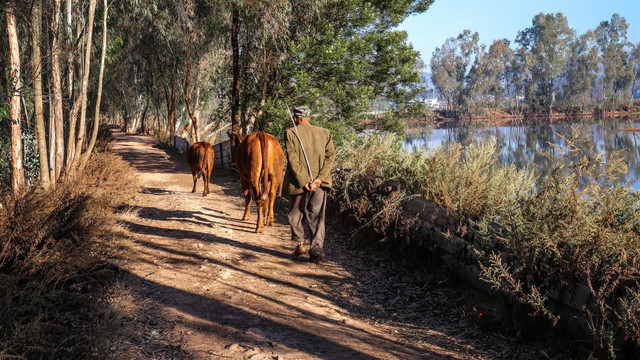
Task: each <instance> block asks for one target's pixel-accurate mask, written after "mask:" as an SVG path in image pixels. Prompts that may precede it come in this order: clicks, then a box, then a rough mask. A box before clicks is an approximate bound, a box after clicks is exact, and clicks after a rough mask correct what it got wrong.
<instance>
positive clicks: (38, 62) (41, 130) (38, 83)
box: [31, 0, 49, 189]
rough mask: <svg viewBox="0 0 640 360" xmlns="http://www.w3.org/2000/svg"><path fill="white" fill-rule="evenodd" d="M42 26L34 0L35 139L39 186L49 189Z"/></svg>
mask: <svg viewBox="0 0 640 360" xmlns="http://www.w3.org/2000/svg"><path fill="white" fill-rule="evenodd" d="M41 26H42V0H35V1H34V4H33V10H32V13H31V47H32V55H31V64H32V67H33V106H34V109H35V123H36V137H37V138H38V155H39V156H40V186H42V188H44V189H48V188H49V160H48V158H47V132H46V130H45V125H44V105H43V101H42V58H41V56H40V29H41Z"/></svg>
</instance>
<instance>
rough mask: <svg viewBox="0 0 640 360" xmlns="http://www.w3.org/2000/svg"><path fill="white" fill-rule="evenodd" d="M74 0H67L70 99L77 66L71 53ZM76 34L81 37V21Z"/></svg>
mask: <svg viewBox="0 0 640 360" xmlns="http://www.w3.org/2000/svg"><path fill="white" fill-rule="evenodd" d="M71 3H72V1H71V0H67V91H68V96H69V101H71V100H72V99H73V83H74V81H73V79H74V76H75V66H74V64H73V61H74V59H75V56H73V55H72V53H71V49H73V43H74V41H73V30H72V27H71V25H72V23H73V20H72V19H73V7H72V6H71ZM76 27H77V29H76V36H77V37H78V38H80V31H79V29H80V22H77V23H76Z"/></svg>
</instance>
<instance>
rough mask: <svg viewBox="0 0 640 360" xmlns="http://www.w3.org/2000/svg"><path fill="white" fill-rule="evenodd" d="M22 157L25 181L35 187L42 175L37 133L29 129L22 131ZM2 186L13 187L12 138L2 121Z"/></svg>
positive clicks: (0, 182) (0, 126) (0, 141)
mask: <svg viewBox="0 0 640 360" xmlns="http://www.w3.org/2000/svg"><path fill="white" fill-rule="evenodd" d="M22 157H23V158H22V166H23V167H24V176H25V180H26V181H27V185H28V186H33V185H34V184H35V183H36V182H37V181H38V176H39V174H40V160H39V159H40V158H39V155H38V142H37V139H36V136H35V133H34V132H33V131H30V130H27V129H23V130H22ZM0 186H5V187H11V136H10V134H9V127H8V126H6V123H5V122H4V121H0Z"/></svg>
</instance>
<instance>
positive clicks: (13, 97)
mask: <svg viewBox="0 0 640 360" xmlns="http://www.w3.org/2000/svg"><path fill="white" fill-rule="evenodd" d="M14 5H15V4H14V2H13V1H9V3H8V4H7V6H6V8H5V9H6V10H5V11H6V14H7V37H8V39H9V62H10V64H11V65H10V70H11V89H10V100H9V117H10V119H11V188H12V189H13V196H14V197H16V198H18V197H20V196H21V195H22V193H23V191H24V186H25V179H24V168H23V165H22V128H21V127H20V48H19V45H18V26H17V24H16V15H15V13H14V11H15V8H14Z"/></svg>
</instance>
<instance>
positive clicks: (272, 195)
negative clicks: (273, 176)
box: [265, 180, 278, 226]
mask: <svg viewBox="0 0 640 360" xmlns="http://www.w3.org/2000/svg"><path fill="white" fill-rule="evenodd" d="M277 192H278V185H277V182H275V181H273V180H271V181H270V182H269V197H268V198H267V199H268V203H267V204H266V205H267V220H266V224H265V225H266V226H273V205H274V204H275V202H276V193H277Z"/></svg>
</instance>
